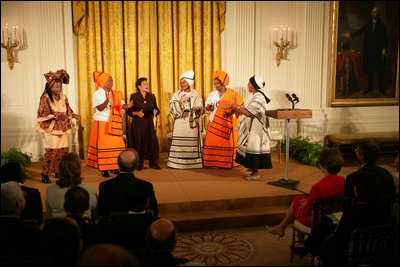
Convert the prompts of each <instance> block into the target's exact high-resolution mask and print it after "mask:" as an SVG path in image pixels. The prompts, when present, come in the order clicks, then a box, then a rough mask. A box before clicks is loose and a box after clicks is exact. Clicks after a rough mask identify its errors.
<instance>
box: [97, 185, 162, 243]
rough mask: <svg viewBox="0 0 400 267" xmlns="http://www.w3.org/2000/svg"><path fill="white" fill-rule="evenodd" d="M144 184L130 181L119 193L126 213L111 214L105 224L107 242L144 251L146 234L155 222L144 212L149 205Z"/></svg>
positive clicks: (147, 192) (147, 193)
mask: <svg viewBox="0 0 400 267" xmlns="http://www.w3.org/2000/svg"><path fill="white" fill-rule="evenodd" d="M149 190H150V189H149V187H147V185H146V184H144V183H140V182H137V181H134V180H133V181H130V182H129V183H127V184H126V185H125V187H124V188H123V189H122V191H121V192H120V194H121V196H122V198H123V200H124V202H125V203H126V207H127V208H128V210H127V211H117V212H111V213H110V215H109V217H108V222H107V223H106V224H105V226H104V227H105V234H106V238H107V241H108V242H111V243H115V244H118V245H120V246H123V247H124V248H127V249H144V248H145V247H146V232H147V229H148V228H149V226H150V224H151V223H152V222H153V221H155V220H156V219H157V218H155V217H154V216H153V215H152V214H151V213H147V212H146V208H147V207H148V205H149V196H150V191H149Z"/></svg>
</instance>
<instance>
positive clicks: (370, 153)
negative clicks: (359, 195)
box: [344, 139, 396, 210]
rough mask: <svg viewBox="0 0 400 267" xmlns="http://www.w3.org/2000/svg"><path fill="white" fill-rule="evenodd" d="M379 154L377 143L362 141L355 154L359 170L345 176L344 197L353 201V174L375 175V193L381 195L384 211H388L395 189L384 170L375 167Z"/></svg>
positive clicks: (389, 176)
mask: <svg viewBox="0 0 400 267" xmlns="http://www.w3.org/2000/svg"><path fill="white" fill-rule="evenodd" d="M379 152H380V149H379V145H378V143H377V142H376V141H374V140H372V139H367V140H362V141H361V142H360V143H359V145H358V147H357V148H356V150H355V153H356V156H357V159H358V161H359V163H360V165H361V168H360V169H359V170H357V171H355V172H353V173H352V174H349V175H348V176H347V178H346V182H345V186H344V195H345V196H346V197H348V198H349V199H353V198H354V176H355V174H357V173H358V172H361V171H364V172H368V173H371V174H373V175H375V177H376V179H377V187H378V190H377V191H376V192H377V193H378V194H382V195H383V200H384V203H385V204H386V206H387V208H386V210H389V207H390V203H391V200H392V197H393V195H394V193H395V191H396V189H395V186H394V182H393V176H392V175H391V174H390V173H389V172H388V171H387V170H386V169H384V168H382V167H379V166H378V165H376V162H377V160H378V158H379Z"/></svg>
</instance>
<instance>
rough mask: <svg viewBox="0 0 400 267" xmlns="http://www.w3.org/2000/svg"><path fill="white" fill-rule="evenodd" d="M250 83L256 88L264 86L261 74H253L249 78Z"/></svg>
mask: <svg viewBox="0 0 400 267" xmlns="http://www.w3.org/2000/svg"><path fill="white" fill-rule="evenodd" d="M250 83H251V84H252V85H253V87H254V89H256V90H258V89H261V88H263V87H264V85H265V82H264V80H263V78H261V76H258V75H254V76H253V77H251V78H250Z"/></svg>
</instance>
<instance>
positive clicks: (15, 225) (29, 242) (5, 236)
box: [0, 181, 43, 265]
mask: <svg viewBox="0 0 400 267" xmlns="http://www.w3.org/2000/svg"><path fill="white" fill-rule="evenodd" d="M24 208H25V199H24V193H23V191H22V189H21V186H20V185H19V184H18V183H17V182H15V181H11V182H5V183H3V184H1V221H0V231H1V256H0V262H1V265H7V264H22V265H30V264H34V263H40V262H41V255H42V253H43V237H42V233H41V232H40V230H39V228H38V227H37V225H36V224H33V223H25V222H24V221H22V220H21V218H20V214H21V212H22V210H23V209H24Z"/></svg>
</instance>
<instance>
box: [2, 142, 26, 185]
mask: <svg viewBox="0 0 400 267" xmlns="http://www.w3.org/2000/svg"><path fill="white" fill-rule="evenodd" d="M31 158H32V154H30V155H28V154H25V153H23V152H21V150H19V149H18V148H14V147H13V148H10V149H9V150H7V151H1V167H3V165H4V164H6V163H8V162H17V163H20V164H22V165H23V166H24V167H28V166H29V165H31ZM25 176H26V177H27V178H29V177H31V175H30V173H29V172H25Z"/></svg>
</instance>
